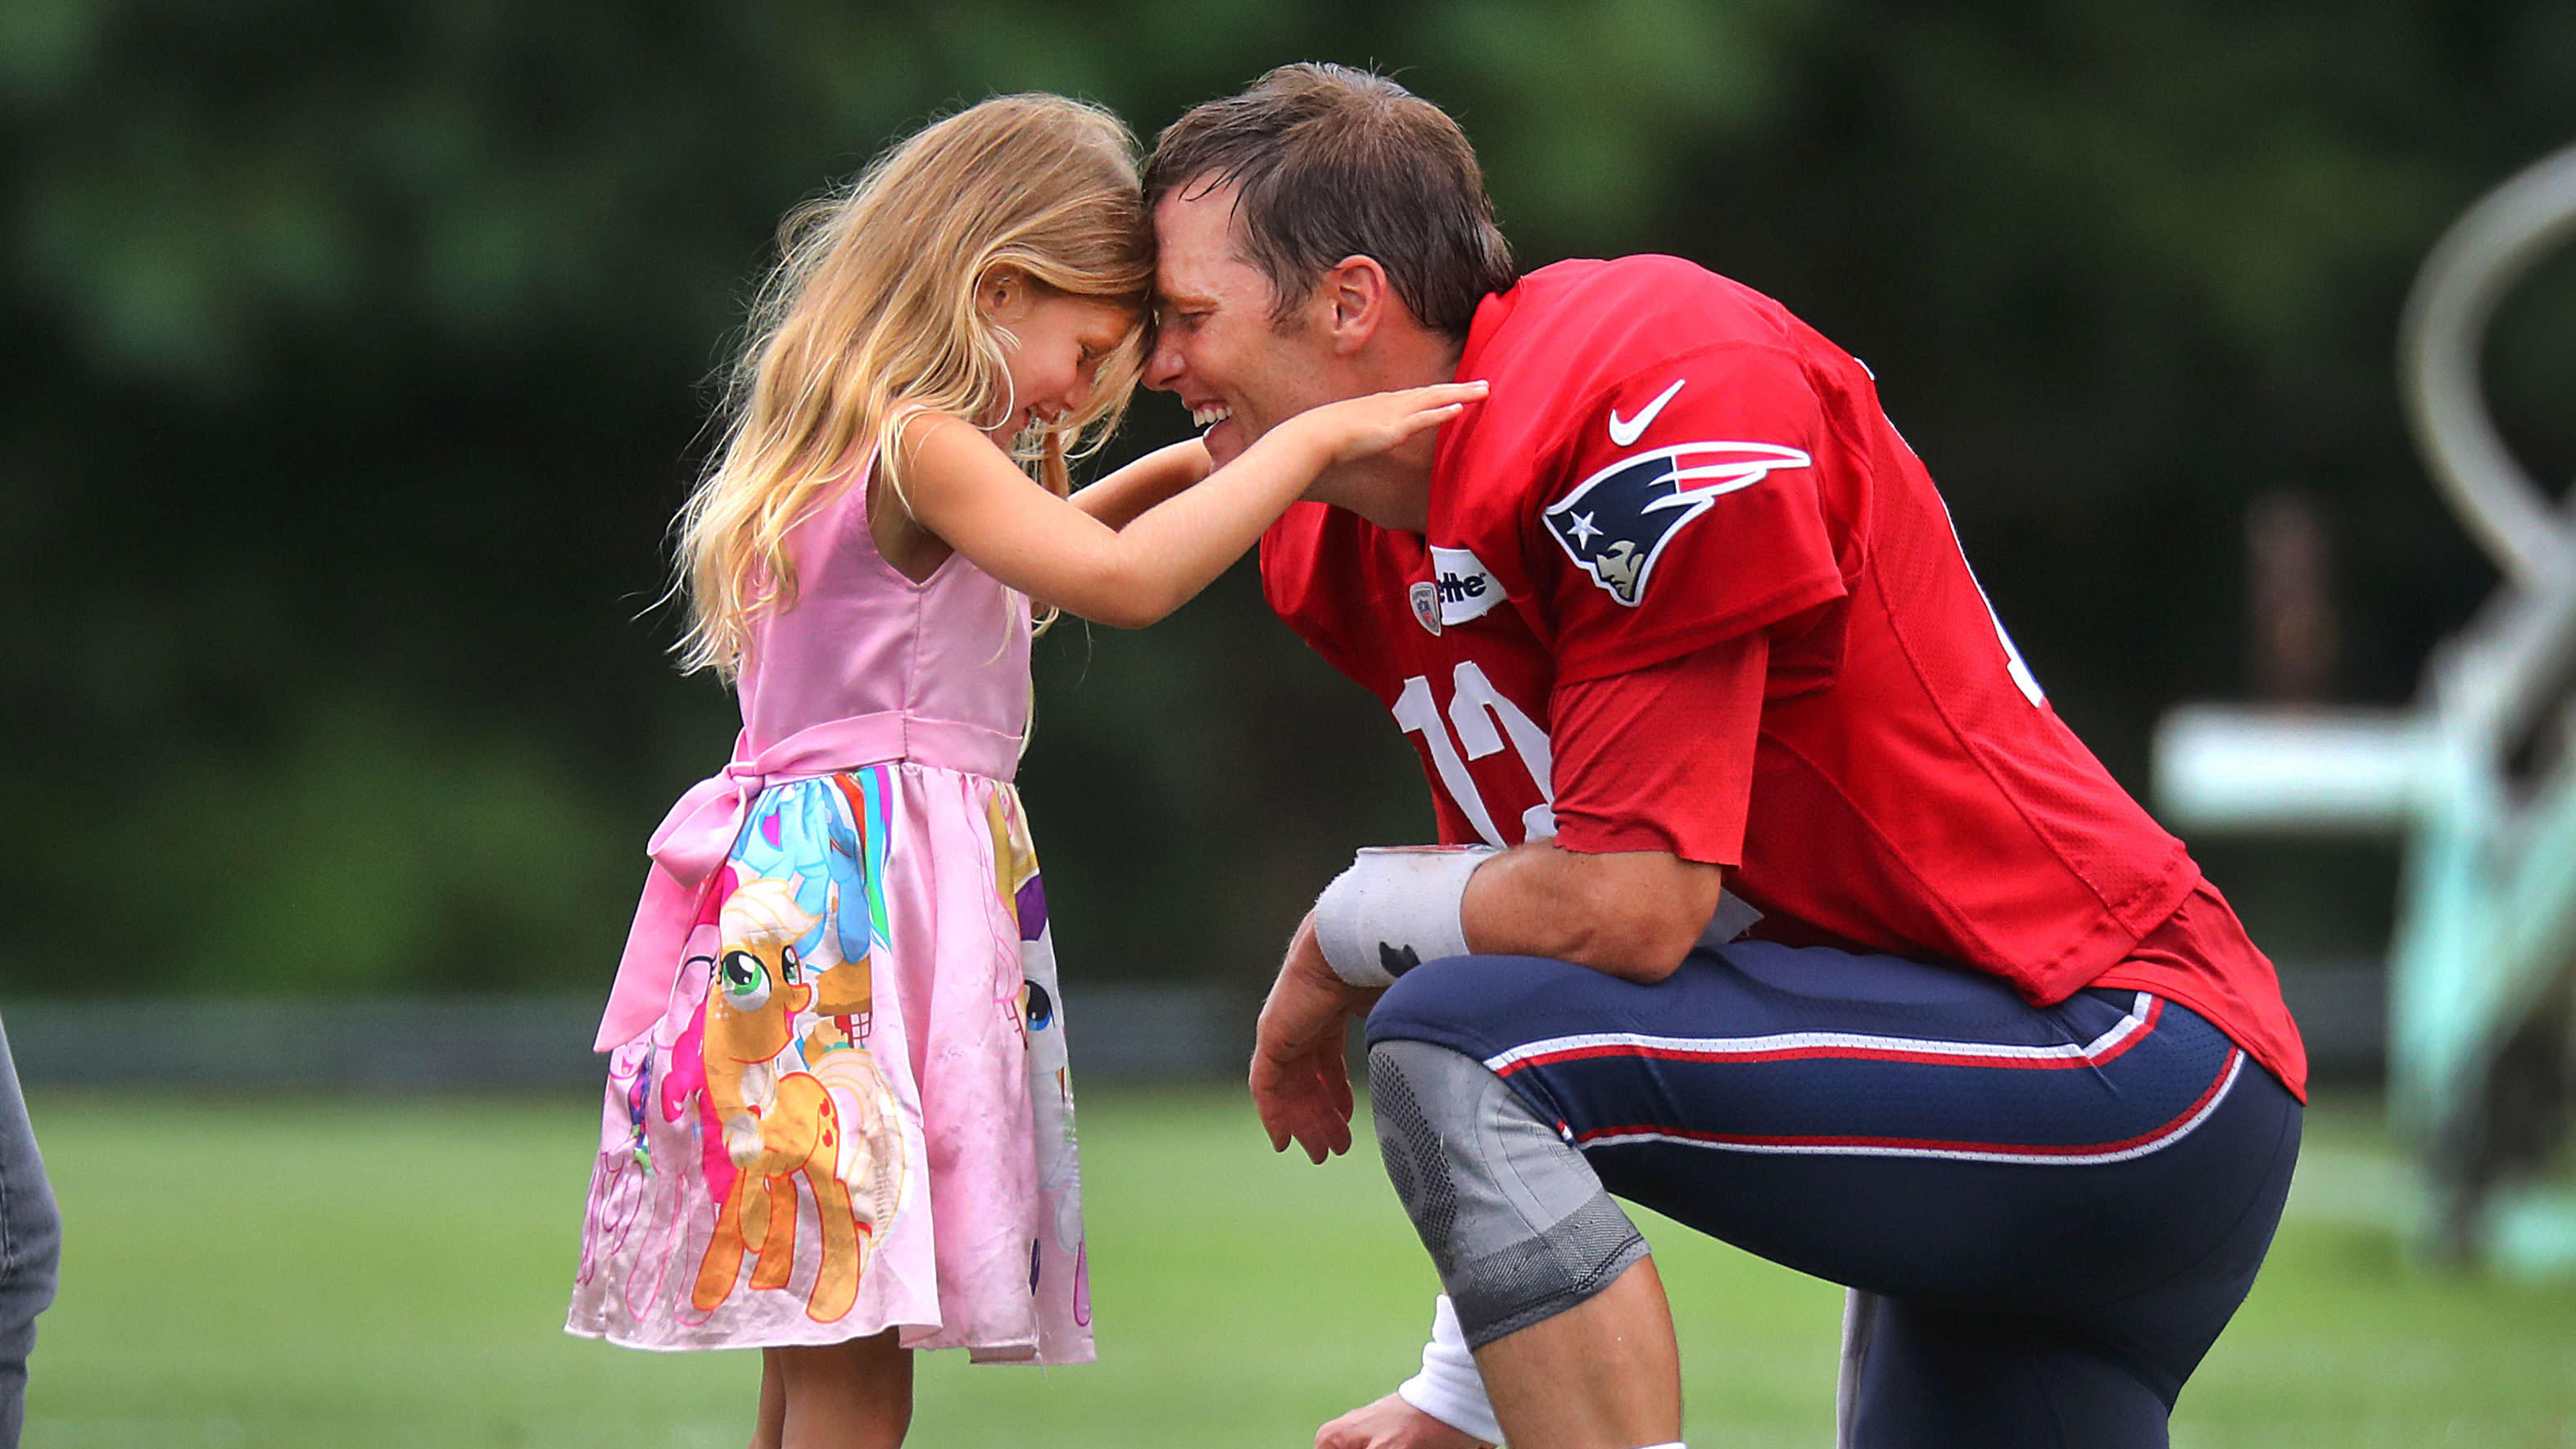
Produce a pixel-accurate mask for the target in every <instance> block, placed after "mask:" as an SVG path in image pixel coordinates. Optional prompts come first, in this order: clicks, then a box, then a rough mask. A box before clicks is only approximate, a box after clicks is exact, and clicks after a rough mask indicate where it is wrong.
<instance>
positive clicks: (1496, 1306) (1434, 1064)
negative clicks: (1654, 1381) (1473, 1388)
mask: <svg viewBox="0 0 2576 1449" xmlns="http://www.w3.org/2000/svg"><path fill="white" fill-rule="evenodd" d="M1369 1093H1370V1096H1371V1097H1372V1099H1373V1100H1374V1103H1375V1106H1376V1112H1377V1141H1378V1150H1379V1151H1381V1152H1383V1153H1384V1154H1385V1155H1386V1175H1387V1176H1388V1177H1389V1178H1390V1179H1392V1180H1393V1181H1394V1183H1395V1195H1396V1196H1397V1197H1398V1198H1400V1199H1402V1200H1403V1202H1404V1211H1405V1215H1406V1216H1408V1217H1410V1218H1412V1219H1413V1227H1414V1230H1415V1231H1416V1232H1419V1233H1420V1234H1421V1235H1422V1245H1423V1246H1424V1247H1426V1248H1428V1249H1430V1250H1431V1261H1432V1264H1433V1266H1434V1267H1436V1268H1438V1269H1439V1272H1440V1282H1441V1284H1442V1285H1443V1286H1444V1287H1446V1288H1447V1289H1448V1290H1449V1299H1450V1302H1451V1303H1452V1304H1454V1305H1455V1306H1456V1308H1457V1310H1458V1324H1459V1327H1461V1328H1462V1329H1464V1330H1465V1331H1466V1334H1467V1344H1468V1346H1469V1347H1471V1348H1482V1347H1484V1346H1485V1345H1486V1344H1488V1343H1491V1342H1493V1341H1494V1340H1495V1339H1497V1338H1500V1337H1502V1336H1503V1335H1504V1334H1507V1333H1511V1332H1514V1331H1515V1330H1518V1329H1523V1328H1527V1327H1529V1326H1530V1325H1531V1324H1533V1323H1537V1322H1540V1321H1542V1320H1544V1319H1549V1318H1553V1317H1555V1316H1556V1315H1557V1314H1560V1313H1563V1312H1564V1311H1565V1310H1567V1309H1569V1308H1572V1307H1574V1306H1575V1305H1576V1304H1578V1303H1581V1302H1583V1301H1584V1300H1585V1299H1587V1298H1590V1297H1592V1296H1593V1295H1594V1294H1596V1293H1599V1292H1600V1291H1601V1290H1602V1289H1604V1288H1607V1287H1609V1286H1610V1284H1611V1281H1612V1280H1613V1279H1616V1278H1617V1277H1618V1276H1619V1275H1620V1274H1621V1273H1623V1272H1625V1271H1627V1269H1628V1267H1629V1265H1630V1264H1632V1263H1635V1262H1636V1261H1637V1260H1638V1259H1640V1258H1643V1257H1645V1256H1646V1240H1645V1239H1644V1238H1641V1237H1639V1236H1638V1235H1637V1229H1636V1226H1635V1225H1634V1224H1632V1223H1630V1222H1629V1221H1628V1215H1627V1214H1626V1213H1623V1212H1621V1211H1620V1210H1619V1207H1618V1204H1616V1203H1613V1202H1612V1201H1611V1200H1610V1195H1609V1194H1608V1193H1606V1192H1604V1191H1602V1190H1601V1179H1600V1178H1599V1177H1598V1176H1597V1175H1595V1174H1594V1172H1593V1171H1592V1164H1591V1163H1588V1162H1586V1161H1584V1160H1583V1154H1582V1153H1580V1152H1578V1151H1576V1150H1575V1148H1574V1145H1573V1144H1572V1143H1569V1142H1567V1141H1566V1140H1565V1139H1564V1138H1562V1137H1560V1136H1558V1135H1557V1133H1556V1130H1555V1129H1554V1128H1552V1127H1550V1126H1548V1125H1547V1124H1546V1123H1544V1122H1541V1121H1540V1120H1539V1119H1538V1117H1537V1115H1536V1114H1535V1113H1533V1112H1531V1111H1530V1109H1529V1107H1528V1105H1527V1104H1526V1103H1524V1102H1522V1101H1521V1099H1520V1098H1519V1097H1518V1096H1517V1095H1515V1094H1514V1093H1513V1091H1512V1089H1511V1088H1509V1087H1507V1086H1504V1085H1503V1082H1502V1079H1501V1078H1500V1077H1497V1076H1495V1075H1494V1074H1493V1073H1492V1072H1491V1071H1489V1070H1487V1069H1486V1067H1485V1064H1484V1063H1482V1062H1479V1061H1477V1060H1475V1059H1474V1058H1473V1057H1468V1056H1463V1055H1461V1054H1459V1053H1457V1052H1453V1051H1450V1050H1449V1049H1448V1048H1446V1047H1436V1046H1432V1045H1429V1044H1428V1043H1425V1042H1416V1041H1386V1042H1380V1043H1378V1044H1377V1045H1376V1046H1373V1047H1371V1048H1369Z"/></svg>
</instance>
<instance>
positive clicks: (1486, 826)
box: [1395, 659, 1556, 849]
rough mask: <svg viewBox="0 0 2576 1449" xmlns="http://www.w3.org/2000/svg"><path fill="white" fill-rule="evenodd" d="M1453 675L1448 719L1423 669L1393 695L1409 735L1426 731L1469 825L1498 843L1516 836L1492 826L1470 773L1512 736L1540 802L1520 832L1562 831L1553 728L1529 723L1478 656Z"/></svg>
mask: <svg viewBox="0 0 2576 1449" xmlns="http://www.w3.org/2000/svg"><path fill="white" fill-rule="evenodd" d="M1451 679H1452V680H1453V681H1454V682H1455V684H1456V686H1457V688H1456V691H1455V692H1454V693H1453V694H1451V695H1450V697H1449V713H1448V718H1447V719H1445V720H1444V719H1442V718H1441V713H1440V705H1439V702H1438V701H1437V700H1435V699H1433V698H1432V695H1431V679H1430V677H1429V676H1428V675H1422V674H1417V675H1415V676H1413V677H1412V678H1411V679H1408V680H1406V681H1404V692H1403V693H1401V694H1399V695H1397V696H1396V697H1395V722H1396V724H1397V725H1398V726H1400V727H1402V729H1403V730H1404V732H1405V733H1406V734H1409V735H1410V734H1419V735H1421V736H1422V743H1423V746H1424V748H1426V749H1428V750H1429V751H1430V752H1431V768H1432V769H1433V771H1434V772H1436V773H1437V774H1438V775H1439V776H1440V784H1441V787H1442V788H1443V789H1445V790H1447V791H1448V792H1449V798H1450V799H1452V800H1454V801H1456V802H1458V808H1459V809H1460V810H1461V811H1463V812H1465V814H1466V816H1467V821H1468V823H1469V824H1471V825H1473V826H1475V827H1476V834H1478V835H1479V836H1482V837H1483V838H1484V841H1485V843H1486V844H1487V845H1490V846H1493V847H1495V848H1496V849H1503V848H1507V847H1509V846H1511V845H1513V844H1515V843H1516V842H1513V841H1509V840H1505V839H1503V837H1502V832H1500V831H1498V830H1496V829H1495V828H1494V813H1493V812H1492V811H1491V810H1489V809H1487V808H1486V807H1485V797H1484V796H1483V795H1482V794H1479V793H1478V792H1477V790H1476V780H1475V777H1474V776H1472V775H1469V774H1468V773H1467V761H1469V760H1481V759H1483V758H1485V757H1486V756H1487V755H1490V754H1494V753H1496V752H1497V751H1499V750H1501V749H1502V747H1503V742H1504V740H1505V739H1509V740H1510V742H1511V746H1512V750H1513V752H1514V753H1516V754H1518V755H1519V756H1520V757H1521V767H1522V768H1523V769H1526V770H1528V771H1529V777H1530V783H1531V784H1533V785H1536V786H1537V787H1538V799H1539V803H1537V804H1536V805H1533V806H1531V807H1530V808H1529V809H1527V810H1526V811H1523V812H1522V813H1521V835H1522V838H1523V839H1526V840H1543V839H1545V838H1547V837H1549V836H1552V835H1554V834H1556V811H1555V809H1554V808H1553V807H1554V805H1555V803H1556V791H1555V789H1554V787H1552V786H1551V785H1550V784H1549V783H1548V782H1549V779H1550V778H1551V772H1552V771H1553V770H1554V768H1555V757H1554V756H1553V755H1551V754H1550V753H1549V751H1548V747H1547V731H1545V730H1543V729H1540V728H1539V727H1538V726H1537V725H1536V724H1533V723H1531V721H1530V717H1529V716H1528V715H1525V714H1523V713H1521V710H1520V706H1518V705H1516V704H1514V703H1512V702H1511V701H1510V700H1508V699H1505V698H1503V692H1502V691H1501V690H1499V689H1496V688H1494V682H1493V681H1492V680H1490V679H1487V678H1486V677H1485V671H1484V670H1483V669H1481V668H1479V667H1477V665H1476V662H1475V661H1474V660H1472V659H1470V660H1463V661H1461V662H1460V663H1459V665H1458V667H1457V669H1456V670H1454V671H1453V672H1452V673H1451ZM1497 725H1499V726H1500V728H1499V729H1497V728H1496V726H1497ZM1453 727H1454V728H1455V729H1456V730H1457V734H1456V735H1455V736H1454V737H1452V735H1451V734H1450V730H1451V729H1452V728H1453Z"/></svg>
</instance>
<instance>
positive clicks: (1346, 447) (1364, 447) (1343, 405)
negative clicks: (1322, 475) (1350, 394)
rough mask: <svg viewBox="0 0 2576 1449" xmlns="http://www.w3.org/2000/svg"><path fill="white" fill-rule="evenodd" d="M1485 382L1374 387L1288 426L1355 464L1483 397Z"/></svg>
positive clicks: (1335, 459)
mask: <svg viewBox="0 0 2576 1449" xmlns="http://www.w3.org/2000/svg"><path fill="white" fill-rule="evenodd" d="M1485 389H1486V385H1485V382H1484V380H1483V379H1481V378H1479V379H1477V380H1476V381H1474V382H1444V383H1438V384H1435V385H1433V386H1431V387H1408V388H1403V389H1400V390H1398V391H1395V392H1373V393H1370V394H1368V395H1367V396H1365V397H1354V398H1344V399H1343V400H1342V401H1340V402H1335V403H1326V404H1324V405H1323V406H1322V407H1318V408H1309V409H1308V410H1306V411H1305V412H1302V413H1299V414H1298V415H1297V416H1295V417H1293V418H1290V419H1289V420H1288V422H1287V423H1286V424H1285V426H1288V427H1292V428H1300V429H1304V430H1307V431H1309V432H1310V433H1311V434H1312V436H1313V439H1314V442H1315V443H1316V445H1317V446H1318V447H1320V448H1322V449H1323V451H1324V456H1325V457H1326V458H1327V459H1328V460H1329V463H1331V464H1340V463H1356V462H1358V461H1359V460H1360V459H1362V458H1373V457H1375V456H1377V455H1378V454H1380V453H1383V452H1385V451H1387V450H1388V449H1390V448H1393V447H1395V446H1396V445H1397V444H1399V443H1401V442H1403V441H1404V440H1405V439H1407V438H1410V437H1412V436H1413V435H1414V434H1416V433H1420V432H1427V431H1429V430H1430V429H1432V428H1436V427H1438V426H1440V425H1441V424H1442V423H1445V422H1447V421H1449V420H1450V419H1451V418H1454V417H1456V416H1458V414H1460V413H1462V412H1464V411H1466V409H1467V404H1469V403H1472V402H1480V401H1482V400H1483V399H1484V396H1485Z"/></svg>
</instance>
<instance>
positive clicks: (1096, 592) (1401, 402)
mask: <svg viewBox="0 0 2576 1449" xmlns="http://www.w3.org/2000/svg"><path fill="white" fill-rule="evenodd" d="M1484 392H1485V385H1484V384H1483V383H1482V382H1469V383H1441V384H1439V385H1437V386H1434V387H1418V388H1409V389H1406V390H1404V391H1401V392H1381V393H1371V394H1369V395H1368V396H1366V397H1355V398H1349V399H1346V400H1344V401H1341V402H1337V403H1328V404H1326V405H1325V406H1323V407H1319V408H1315V409H1312V410H1310V411H1307V412H1303V413H1299V414H1298V415H1297V416H1295V417H1293V418H1290V419H1289V420H1288V421H1286V422H1284V423H1281V424H1279V425H1278V426H1277V427H1274V428H1272V429H1271V430H1270V431H1269V432H1267V433H1265V434H1263V435H1262V437H1261V440H1260V441H1259V442H1256V443H1254V444H1253V445H1252V446H1251V447H1249V448H1246V449H1244V451H1243V455H1242V456H1241V457H1238V458H1236V459H1235V460H1234V461H1233V462H1231V463H1228V464H1227V465H1226V466H1225V467H1223V468H1221V469H1219V470H1218V471H1216V472H1214V473H1211V474H1209V475H1208V477H1207V480H1206V481H1205V482H1203V483H1200V484H1198V485H1197V486H1196V487H1193V488H1188V489H1186V490H1184V491H1183V492H1181V493H1180V494H1179V495H1177V496H1175V497H1172V498H1169V499H1166V500H1164V501H1163V502H1161V503H1159V504H1156V505H1155V506H1153V507H1151V508H1149V509H1147V510H1145V512H1143V513H1142V514H1140V515H1138V517H1137V518H1136V520H1135V521H1134V522H1132V523H1130V524H1128V525H1127V526H1126V527H1125V528H1123V529H1113V528H1111V527H1109V526H1108V525H1107V524H1105V523H1102V522H1101V521H1100V520H1099V519H1097V518H1094V517H1092V516H1091V515H1090V514H1089V513H1086V512H1084V511H1083V510H1082V509H1080V508H1077V507H1075V506H1074V505H1073V504H1071V503H1069V502H1067V501H1066V500H1064V499H1061V498H1058V497H1056V496H1055V495H1054V494H1052V493H1049V492H1048V491H1046V490H1045V489H1043V488H1036V487H1032V486H1030V483H1029V478H1028V475H1027V474H1025V473H1023V472H1021V471H1020V470H1019V469H1018V468H1017V467H1015V466H1014V465H1013V464H1012V463H1011V460H1010V459H1009V458H1007V457H1005V456H1003V453H1002V450H1001V449H999V448H997V447H995V446H993V443H992V441H991V440H990V439H988V438H986V437H985V436H984V435H983V434H982V433H981V432H978V431H977V430H976V429H975V428H974V427H973V426H972V425H970V424H968V423H966V422H964V421H962V420H960V419H957V418H952V417H949V416H946V415H945V414H940V413H928V414H924V415H923V416H922V417H921V419H920V420H919V421H918V422H916V423H915V424H913V425H912V426H910V427H908V428H906V429H905V432H904V446H905V447H906V448H907V449H908V450H909V451H910V453H911V459H910V463H911V466H910V467H909V468H908V469H907V470H906V475H905V489H904V491H905V494H906V495H907V501H908V503H909V504H910V506H911V510H912V516H913V520H914V521H915V522H917V523H919V524H920V525H921V526H922V527H923V528H926V529H928V530H930V532H931V533H933V534H935V535H937V536H938V537H939V539H940V540H941V541H942V542H944V543H946V544H947V545H948V546H949V547H951V548H953V549H955V550H957V551H958V552H959V553H962V554H964V555H966V558H967V561H968V562H970V563H972V564H974V565H975V566H976V567H977V568H980V569H982V570H983V571H984V572H986V573H988V574H991V575H992V576H993V577H995V578H997V579H999V580H1001V581H1002V582H1003V583H1006V584H1008V585H1010V586H1011V587H1012V588H1015V589H1018V590H1019V591H1020V592H1022V593H1024V594H1027V595H1028V596H1029V597H1030V598H1032V599H1035V600H1037V601H1038V602H1040V603H1042V604H1053V605H1055V606H1056V607H1057V608H1060V609H1063V610H1065V611H1066V612H1067V613H1072V614H1079V615H1081V616H1082V617H1083V618H1086V619H1091V620H1095V621H1097V622H1099V623H1103V624H1109V625H1113V626H1115V627H1118V628H1122V629H1141V628H1143V627H1144V626H1145V625H1147V624H1151V623H1153V622H1155V621H1156V620H1158V619H1160V618H1162V617H1163V616H1164V615H1166V614H1169V613H1170V612H1172V611H1173V610H1174V609H1177V608H1179V607H1180V606H1181V605H1183V604H1185V603H1188V602H1189V601H1190V600H1191V599H1192V598H1194V597H1196V596H1197V594H1198V592H1199V590H1201V589H1204V588H1206V587H1207V586H1208V585H1209V584H1210V583H1212V582H1214V581H1215V579H1216V576H1217V575H1218V574H1221V573H1223V572H1225V570H1226V567H1227V566H1228V565H1230V564H1232V563H1233V562H1234V561H1235V560H1236V559H1238V558H1241V557H1242V556H1243V554H1244V552H1245V550H1247V549H1249V548H1251V547H1252V545H1253V543H1254V541H1255V540H1257V539H1259V538H1260V537H1261V531H1262V530H1263V529H1265V528H1267V527H1269V526H1270V524H1271V522H1272V521H1273V520H1275V519H1276V518H1278V517H1279V515H1280V514H1281V513H1284V512H1286V511H1287V508H1288V505H1289V504H1291V503H1294V502H1296V501H1297V497H1298V495H1299V494H1301V493H1304V492H1305V491H1306V489H1307V487H1308V486H1309V485H1310V484H1312V483H1313V482H1314V481H1315V476H1316V475H1317V474H1319V473H1321V472H1323V471H1324V470H1325V469H1326V468H1329V467H1332V466H1333V465H1335V464H1337V463H1349V462H1355V461H1357V460H1359V459H1361V458H1366V457H1370V456H1373V455H1375V454H1378V453H1382V452H1385V451H1386V450H1387V449H1389V448H1392V447H1394V446H1395V445H1396V444H1398V443H1401V442H1403V441H1404V440H1405V439H1407V438H1410V437H1412V436H1413V435H1415V434H1416V433H1419V432H1422V431H1424V430H1425V429H1428V428H1434V427H1438V426H1439V425H1440V424H1442V423H1444V422H1447V421H1448V420H1449V419H1451V418H1453V417H1456V416H1457V415H1458V413H1459V411H1460V410H1461V409H1462V408H1464V407H1465V406H1466V405H1467V404H1468V403H1470V402H1473V401H1475V400H1477V399H1479V398H1481V397H1483V396H1484Z"/></svg>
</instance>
